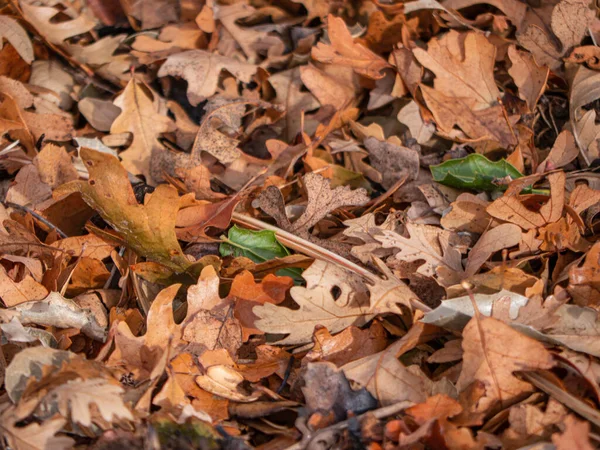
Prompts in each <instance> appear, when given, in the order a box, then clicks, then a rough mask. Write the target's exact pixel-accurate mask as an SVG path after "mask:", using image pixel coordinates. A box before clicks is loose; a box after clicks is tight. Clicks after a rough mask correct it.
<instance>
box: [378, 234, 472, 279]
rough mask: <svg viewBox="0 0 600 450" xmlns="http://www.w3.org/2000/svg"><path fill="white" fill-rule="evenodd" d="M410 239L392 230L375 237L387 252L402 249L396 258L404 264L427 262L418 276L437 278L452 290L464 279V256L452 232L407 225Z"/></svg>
mask: <svg viewBox="0 0 600 450" xmlns="http://www.w3.org/2000/svg"><path fill="white" fill-rule="evenodd" d="M406 230H407V232H408V234H409V237H404V236H402V235H401V234H398V233H396V232H395V231H391V230H381V233H379V234H377V235H374V236H373V237H374V238H375V239H377V240H378V241H379V242H380V243H381V245H382V246H383V248H394V249H396V248H397V249H398V252H397V253H396V255H395V258H396V259H398V260H400V261H408V262H412V261H418V260H424V263H423V264H422V265H421V266H420V267H419V268H418V269H417V272H418V273H420V274H422V275H425V276H429V277H433V276H437V277H438V278H439V282H440V283H443V285H446V286H449V285H452V284H456V283H457V282H459V281H460V280H461V279H462V278H463V276H464V270H463V267H462V261H461V252H460V251H459V250H458V249H457V248H456V247H455V242H454V241H455V236H454V234H453V233H451V232H449V231H445V230H442V229H440V228H438V227H434V226H431V225H418V224H413V223H407V224H406Z"/></svg>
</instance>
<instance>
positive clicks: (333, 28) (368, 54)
mask: <svg viewBox="0 0 600 450" xmlns="http://www.w3.org/2000/svg"><path fill="white" fill-rule="evenodd" d="M327 31H328V33H329V39H330V41H331V45H327V44H324V43H322V42H320V43H318V44H317V46H316V47H314V48H313V49H312V51H311V55H312V57H313V58H314V59H316V60H317V61H320V62H322V63H324V64H336V65H338V64H339V65H341V66H347V67H352V68H353V69H354V71H355V72H356V73H357V74H359V75H363V76H365V77H368V78H372V79H374V80H377V79H379V78H383V74H382V73H381V71H382V70H383V69H385V68H387V67H390V65H389V64H388V63H387V62H386V60H385V59H383V58H381V57H380V56H378V55H376V54H375V53H373V52H372V51H371V50H369V49H368V48H366V47H364V46H362V45H360V44H356V43H354V40H353V39H352V36H351V35H350V32H349V31H348V28H347V27H346V24H345V23H344V20H343V19H341V18H339V17H334V16H332V15H329V16H328V17H327Z"/></svg>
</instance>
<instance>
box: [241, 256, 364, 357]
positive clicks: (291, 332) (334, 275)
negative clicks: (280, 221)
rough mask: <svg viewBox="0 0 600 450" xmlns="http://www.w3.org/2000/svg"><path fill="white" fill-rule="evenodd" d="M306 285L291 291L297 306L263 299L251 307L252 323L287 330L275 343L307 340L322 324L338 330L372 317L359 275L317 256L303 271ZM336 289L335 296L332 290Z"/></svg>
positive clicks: (279, 331) (274, 330)
mask: <svg viewBox="0 0 600 450" xmlns="http://www.w3.org/2000/svg"><path fill="white" fill-rule="evenodd" d="M302 277H303V278H304V279H305V280H306V287H301V286H294V287H292V288H291V289H290V295H291V296H292V298H293V299H294V301H295V302H296V303H297V304H298V305H299V306H300V308H299V309H289V308H285V307H282V306H275V305H273V304H271V303H265V304H264V305H261V306H255V307H254V308H253V309H252V311H253V312H254V314H255V315H256V316H257V317H258V320H255V322H254V324H255V326H256V328H258V329H259V330H261V331H263V332H265V333H274V334H287V335H288V336H286V337H285V338H284V339H282V340H280V341H278V342H277V345H296V344H306V343H308V342H310V341H311V339H312V335H313V331H314V329H315V327H316V326H317V325H321V326H323V327H325V328H327V329H328V330H329V332H330V333H337V332H339V331H342V330H343V329H345V328H347V327H349V326H350V325H355V326H360V325H362V324H364V323H366V322H367V321H368V320H370V318H371V317H372V316H371V315H370V314H369V298H368V295H367V290H366V287H365V285H364V284H363V283H362V281H361V279H360V278H359V277H358V275H355V274H353V273H350V272H347V271H345V270H343V269H341V268H339V267H337V266H334V265H333V264H331V263H327V262H324V261H320V260H317V261H315V262H314V263H313V264H312V265H311V266H310V267H309V268H308V269H306V270H305V271H304V273H303V274H302ZM334 288H337V289H339V292H340V295H339V296H338V297H337V298H334V297H333V295H332V290H333V289H334Z"/></svg>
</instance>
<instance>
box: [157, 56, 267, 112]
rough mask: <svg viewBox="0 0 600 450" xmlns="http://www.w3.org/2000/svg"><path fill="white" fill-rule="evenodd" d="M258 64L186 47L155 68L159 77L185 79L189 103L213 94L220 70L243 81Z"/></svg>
mask: <svg viewBox="0 0 600 450" xmlns="http://www.w3.org/2000/svg"><path fill="white" fill-rule="evenodd" d="M257 68H258V66H255V65H254V64H248V63H246V62H242V61H239V60H237V59H233V58H229V57H227V56H221V55H217V54H214V53H210V52H207V51H205V50H190V51H187V52H183V53H177V54H176V55H171V56H169V57H168V58H167V60H166V61H165V63H164V64H163V65H162V67H161V68H160V70H159V71H158V76H159V77H166V76H167V75H171V76H174V77H181V78H183V79H185V80H186V81H187V82H188V90H187V96H188V99H189V101H190V103H191V104H192V105H193V106H196V105H198V103H200V102H201V101H203V100H205V99H206V98H207V97H210V96H211V95H213V94H214V93H215V92H216V90H217V87H218V85H219V76H220V75H221V71H222V70H227V71H228V72H230V73H231V74H232V75H233V76H235V77H236V78H237V79H238V80H240V81H243V82H244V83H249V82H250V81H252V77H253V75H254V74H255V73H256V70H257Z"/></svg>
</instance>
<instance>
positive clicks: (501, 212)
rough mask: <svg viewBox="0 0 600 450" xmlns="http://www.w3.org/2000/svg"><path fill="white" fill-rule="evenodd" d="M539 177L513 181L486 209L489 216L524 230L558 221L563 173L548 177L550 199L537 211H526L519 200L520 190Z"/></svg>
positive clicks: (562, 196)
mask: <svg viewBox="0 0 600 450" xmlns="http://www.w3.org/2000/svg"><path fill="white" fill-rule="evenodd" d="M539 178H540V175H533V176H529V177H523V178H519V179H518V180H515V181H513V182H512V183H511V184H510V185H509V187H508V189H507V190H506V192H505V193H504V195H503V196H502V197H500V198H498V199H496V200H494V202H492V204H491V205H489V206H488V207H487V208H486V211H487V212H488V214H489V215H491V216H493V217H495V218H497V219H500V220H504V221H506V222H511V223H514V224H516V225H518V226H520V227H521V228H523V229H524V230H531V229H534V228H540V227H543V226H544V225H547V224H549V223H554V222H556V221H558V220H559V219H560V218H561V217H562V214H563V209H564V204H565V183H566V177H565V173H564V172H554V173H551V174H549V175H548V177H547V178H548V182H549V183H550V198H549V199H548V201H547V202H546V203H545V204H544V205H542V206H541V207H540V209H539V211H537V212H536V211H532V210H530V209H528V208H527V207H526V206H525V205H524V204H523V203H522V202H521V200H520V199H519V194H520V192H521V190H522V189H523V188H524V187H525V186H528V185H530V184H532V183H535V182H536V181H537V180H538V179H539Z"/></svg>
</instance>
